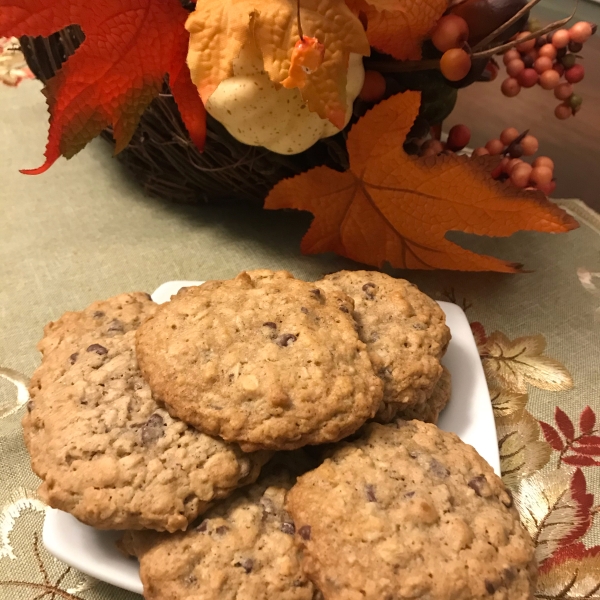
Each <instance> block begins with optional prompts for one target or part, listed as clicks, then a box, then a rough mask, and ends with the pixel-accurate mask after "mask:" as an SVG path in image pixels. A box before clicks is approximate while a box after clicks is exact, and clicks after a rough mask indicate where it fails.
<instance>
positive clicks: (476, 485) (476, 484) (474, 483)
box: [467, 475, 487, 496]
mask: <svg viewBox="0 0 600 600" xmlns="http://www.w3.org/2000/svg"><path fill="white" fill-rule="evenodd" d="M486 484H487V479H486V478H485V475H478V476H477V477H473V479H471V481H469V483H467V485H468V486H469V487H470V488H471V489H472V490H474V491H475V493H476V494H477V495H478V496H481V495H482V494H481V492H482V491H483V486H484V485H486Z"/></svg>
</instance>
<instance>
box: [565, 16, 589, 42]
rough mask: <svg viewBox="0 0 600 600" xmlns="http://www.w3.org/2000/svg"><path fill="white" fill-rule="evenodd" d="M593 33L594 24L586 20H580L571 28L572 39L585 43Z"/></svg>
mask: <svg viewBox="0 0 600 600" xmlns="http://www.w3.org/2000/svg"><path fill="white" fill-rule="evenodd" d="M591 35H592V26H591V25H590V24H589V23H587V22H586V21H579V23H575V25H573V27H571V29H569V36H570V38H571V41H573V42H576V43H579V44H584V43H585V42H587V41H588V39H589V38H590V37H591Z"/></svg>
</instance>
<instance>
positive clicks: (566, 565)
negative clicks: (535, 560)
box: [536, 544, 600, 600]
mask: <svg viewBox="0 0 600 600" xmlns="http://www.w3.org/2000/svg"><path fill="white" fill-rule="evenodd" d="M578 547H579V548H583V549H584V550H585V548H584V547H583V544H578ZM569 551H571V548H570V547H567V548H565V557H564V558H562V557H561V560H555V561H552V562H550V561H548V563H547V566H546V565H543V566H542V568H541V569H540V575H539V578H538V583H537V593H536V597H537V598H539V599H543V600H553V599H556V600H598V599H599V598H600V593H599V590H600V580H599V579H598V573H600V546H596V547H595V548H591V549H588V550H587V554H588V555H587V556H583V557H573V558H572V557H569V556H568V554H567V552H569ZM571 552H572V551H571ZM580 553H583V552H582V551H580Z"/></svg>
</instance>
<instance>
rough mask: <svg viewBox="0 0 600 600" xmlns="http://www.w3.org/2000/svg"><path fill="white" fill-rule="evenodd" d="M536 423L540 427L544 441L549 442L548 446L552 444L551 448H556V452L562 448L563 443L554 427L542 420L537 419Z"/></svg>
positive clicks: (563, 446)
mask: <svg viewBox="0 0 600 600" xmlns="http://www.w3.org/2000/svg"><path fill="white" fill-rule="evenodd" d="M538 423H539V424H540V427H541V428H542V432H543V434H544V437H545V438H546V441H547V442H548V443H549V444H550V446H552V449H553V450H557V451H558V452H561V451H562V450H564V448H565V445H564V443H563V441H562V438H561V437H560V434H559V433H558V431H556V429H554V427H552V425H549V424H548V423H544V422H543V421H538Z"/></svg>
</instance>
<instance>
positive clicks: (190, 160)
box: [21, 26, 348, 204]
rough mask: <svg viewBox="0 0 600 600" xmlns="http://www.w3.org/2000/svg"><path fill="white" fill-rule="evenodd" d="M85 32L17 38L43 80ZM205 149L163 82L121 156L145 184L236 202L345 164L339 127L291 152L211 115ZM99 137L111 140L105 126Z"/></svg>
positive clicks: (177, 197) (187, 196) (190, 198)
mask: <svg viewBox="0 0 600 600" xmlns="http://www.w3.org/2000/svg"><path fill="white" fill-rule="evenodd" d="M84 39H85V36H84V34H83V32H82V31H81V29H80V28H79V27H76V26H73V27H68V28H66V29H64V30H62V31H60V32H58V33H56V34H54V35H52V36H50V37H48V38H41V37H37V38H31V37H23V38H21V46H22V49H23V53H24V54H25V58H26V59H27V62H28V64H29V67H30V68H31V70H32V71H33V72H34V74H35V75H36V77H38V78H39V79H40V80H41V81H43V82H46V81H47V80H48V79H50V78H51V77H52V76H53V75H54V73H55V72H56V71H57V70H58V69H59V68H60V66H61V65H62V63H63V62H64V61H65V60H66V59H67V58H68V57H69V56H71V55H72V54H73V53H74V52H75V50H76V49H77V48H78V46H79V45H80V44H81V43H82V41H83V40H84ZM207 129H208V131H207V139H206V147H205V150H204V152H199V151H198V150H197V149H196V147H195V146H194V144H193V143H192V142H191V140H190V138H189V136H188V134H187V131H186V129H185V127H184V125H183V122H182V120H181V117H180V115H179V111H178V110H177V106H176V104H175V102H174V100H173V97H172V96H171V94H170V92H169V88H168V85H167V83H165V86H164V89H163V93H162V94H161V95H160V96H159V97H158V98H156V99H155V100H154V101H153V102H152V104H151V105H150V106H149V107H148V109H147V110H146V112H145V113H144V114H143V116H142V119H141V121H140V124H139V126H138V128H137V131H136V132H135V135H134V136H133V139H132V140H131V143H130V144H129V146H128V147H127V148H126V149H125V150H124V151H123V152H121V153H120V154H118V159H119V160H121V161H122V162H123V163H124V164H125V165H126V166H127V167H128V169H129V170H130V171H131V173H132V174H133V176H134V177H135V178H136V179H137V180H138V181H139V182H140V184H141V185H142V186H143V187H144V189H145V190H146V191H148V192H149V193H151V194H154V195H158V196H160V197H163V198H166V199H168V200H173V201H177V202H186V203H202V202H226V201H229V202H239V201H246V202H252V203H256V204H261V203H262V201H263V200H264V198H265V196H266V194H267V193H268V191H269V190H270V189H271V187H273V185H275V183H277V182H278V181H279V180H280V179H283V178H285V177H291V176H293V175H296V174H297V173H301V172H303V171H305V170H307V169H309V168H311V167H314V166H317V165H328V166H330V167H332V168H334V169H337V170H345V169H347V168H348V154H347V152H346V144H345V132H342V133H340V134H338V135H336V136H334V137H331V138H326V139H324V140H320V141H319V142H317V143H316V144H315V145H314V146H312V147H311V148H309V149H308V150H306V151H305V152H302V153H301V154H295V155H293V156H283V155H281V154H276V153H274V152H271V151H269V150H266V149H265V148H260V147H255V146H248V145H246V144H243V143H241V142H239V141H237V140H236V139H235V138H233V137H232V136H231V135H230V134H229V133H228V132H227V130H226V129H225V128H224V127H223V126H222V125H221V124H220V123H218V122H217V121H215V120H214V119H213V118H211V117H210V116H209V117H208V122H207ZM103 137H104V138H105V139H107V140H109V141H110V142H112V141H113V138H112V131H111V130H110V129H107V130H106V131H105V132H104V134H103Z"/></svg>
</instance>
